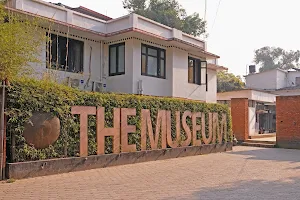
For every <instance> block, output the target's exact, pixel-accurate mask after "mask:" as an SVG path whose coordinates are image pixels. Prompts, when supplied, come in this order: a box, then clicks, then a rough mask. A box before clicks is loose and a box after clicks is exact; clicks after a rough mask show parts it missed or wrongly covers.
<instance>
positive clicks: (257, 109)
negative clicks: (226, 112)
mask: <svg viewBox="0 0 300 200" xmlns="http://www.w3.org/2000/svg"><path fill="white" fill-rule="evenodd" d="M217 98H218V103H221V104H226V105H228V106H230V108H231V111H232V112H231V113H232V123H233V126H234V127H233V133H234V134H236V135H242V136H245V135H246V136H255V135H258V134H259V133H275V132H276V95H274V94H270V93H267V92H263V91H258V90H251V89H245V90H239V91H231V92H222V93H218V95H217ZM232 102H234V105H232ZM240 102H246V103H243V104H241V103H240ZM236 105H238V106H239V107H238V108H237V107H235V106H236ZM241 105H242V106H241ZM241 113H243V114H244V116H245V115H246V118H244V119H242V117H240V116H239V115H240V114H241ZM236 115H237V116H236ZM235 116H236V117H235ZM241 125H243V126H244V127H246V128H245V129H247V130H244V131H245V132H247V133H246V134H245V133H235V132H239V131H240V130H241V129H240V130H235V127H238V128H239V127H240V126H241ZM262 131H263V132H262ZM238 139H239V140H247V139H249V138H247V137H246V138H244V137H239V138H238Z"/></svg>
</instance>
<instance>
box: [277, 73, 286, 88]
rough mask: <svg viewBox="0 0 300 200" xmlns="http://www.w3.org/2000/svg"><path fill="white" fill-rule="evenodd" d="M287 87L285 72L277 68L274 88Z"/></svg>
mask: <svg viewBox="0 0 300 200" xmlns="http://www.w3.org/2000/svg"><path fill="white" fill-rule="evenodd" d="M284 87H287V73H285V72H283V71H281V70H277V85H276V89H281V88H284Z"/></svg>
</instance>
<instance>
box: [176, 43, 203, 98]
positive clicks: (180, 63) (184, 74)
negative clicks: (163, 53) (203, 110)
mask: <svg viewBox="0 0 300 200" xmlns="http://www.w3.org/2000/svg"><path fill="white" fill-rule="evenodd" d="M172 52H173V96H175V97H182V98H188V99H194V100H202V101H206V86H205V85H197V84H192V83H189V82H188V52H186V51H183V50H180V49H177V48H172Z"/></svg>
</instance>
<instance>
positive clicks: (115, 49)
mask: <svg viewBox="0 0 300 200" xmlns="http://www.w3.org/2000/svg"><path fill="white" fill-rule="evenodd" d="M122 74H125V43H120V44H114V45H110V46H109V76H115V75H122Z"/></svg>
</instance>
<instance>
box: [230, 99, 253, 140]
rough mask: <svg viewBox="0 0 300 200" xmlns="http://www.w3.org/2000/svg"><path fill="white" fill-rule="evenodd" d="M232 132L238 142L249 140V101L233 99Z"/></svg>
mask: <svg viewBox="0 0 300 200" xmlns="http://www.w3.org/2000/svg"><path fill="white" fill-rule="evenodd" d="M231 116H232V131H233V134H234V136H235V137H236V139H237V140H238V141H245V140H247V139H249V119H248V118H249V115H248V99H247V98H233V99H231Z"/></svg>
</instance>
